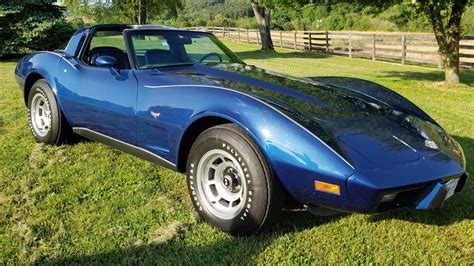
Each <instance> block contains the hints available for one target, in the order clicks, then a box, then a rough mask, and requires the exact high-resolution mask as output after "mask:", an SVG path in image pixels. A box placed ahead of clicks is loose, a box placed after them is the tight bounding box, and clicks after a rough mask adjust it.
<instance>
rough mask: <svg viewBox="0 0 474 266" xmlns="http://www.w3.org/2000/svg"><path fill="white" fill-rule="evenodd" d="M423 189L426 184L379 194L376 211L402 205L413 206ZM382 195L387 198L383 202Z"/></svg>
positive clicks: (401, 206)
mask: <svg viewBox="0 0 474 266" xmlns="http://www.w3.org/2000/svg"><path fill="white" fill-rule="evenodd" d="M425 189H426V186H422V187H418V188H412V189H409V190H403V191H387V192H385V193H383V194H382V195H381V197H380V204H379V207H378V209H377V211H378V212H385V211H389V210H393V209H398V208H403V207H414V206H416V202H417V201H418V200H419V199H420V197H421V195H422V194H423V192H424V191H425ZM395 193H396V194H395ZM393 194H395V195H393ZM384 196H385V199H388V200H387V201H385V202H383V201H382V199H384Z"/></svg>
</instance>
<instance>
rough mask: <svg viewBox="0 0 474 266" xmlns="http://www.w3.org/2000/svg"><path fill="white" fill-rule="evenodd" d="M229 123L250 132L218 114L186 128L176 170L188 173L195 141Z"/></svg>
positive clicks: (180, 144) (205, 117)
mask: <svg viewBox="0 0 474 266" xmlns="http://www.w3.org/2000/svg"><path fill="white" fill-rule="evenodd" d="M228 123H232V124H235V125H237V126H238V127H240V128H241V129H243V130H244V131H246V132H248V131H247V130H245V127H243V126H242V124H241V123H239V122H237V121H236V120H235V119H233V118H230V117H226V116H222V115H217V114H208V115H204V116H201V117H199V118H197V119H195V120H194V121H192V122H191V123H190V124H189V125H188V126H187V127H186V129H185V131H184V133H183V134H182V136H181V140H180V142H179V148H178V154H177V163H176V169H177V170H178V171H179V172H180V173H184V172H186V162H187V159H188V155H189V151H190V150H191V146H192V145H193V143H194V141H196V139H197V137H198V136H199V135H200V134H201V133H202V132H204V131H205V130H207V129H209V128H211V127H214V126H218V125H222V124H228ZM249 135H251V134H249ZM251 138H252V140H253V141H255V142H256V143H257V141H256V140H255V138H254V137H253V136H251ZM257 145H258V144H257ZM262 152H263V151H262Z"/></svg>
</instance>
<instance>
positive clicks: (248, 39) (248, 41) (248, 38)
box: [245, 29, 250, 43]
mask: <svg viewBox="0 0 474 266" xmlns="http://www.w3.org/2000/svg"><path fill="white" fill-rule="evenodd" d="M245 31H246V32H247V43H250V37H249V29H245Z"/></svg>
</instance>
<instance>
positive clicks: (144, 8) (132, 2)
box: [64, 0, 184, 24]
mask: <svg viewBox="0 0 474 266" xmlns="http://www.w3.org/2000/svg"><path fill="white" fill-rule="evenodd" d="M64 4H65V5H66V6H68V8H70V9H71V10H72V11H76V12H78V13H80V14H81V15H85V16H91V17H92V18H94V19H95V18H97V17H98V15H101V14H102V13H103V12H102V13H95V12H94V11H95V10H96V9H97V10H101V11H104V10H103V9H106V10H108V11H112V12H113V13H116V14H117V15H118V16H119V18H118V20H120V21H125V22H127V23H130V24H147V22H148V20H149V19H150V18H153V17H156V16H160V15H163V14H166V15H169V16H172V17H176V15H177V14H178V11H179V10H180V9H182V8H183V6H184V4H183V0H114V1H112V2H109V3H106V4H102V2H100V1H99V2H98V3H96V4H91V3H89V2H88V1H83V0H65V1H64ZM116 20H117V19H116Z"/></svg>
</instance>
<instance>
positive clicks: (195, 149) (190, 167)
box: [187, 124, 285, 235]
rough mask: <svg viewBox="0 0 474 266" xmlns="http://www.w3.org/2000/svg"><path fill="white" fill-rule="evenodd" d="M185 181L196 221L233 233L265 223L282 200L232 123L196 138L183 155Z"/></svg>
mask: <svg viewBox="0 0 474 266" xmlns="http://www.w3.org/2000/svg"><path fill="white" fill-rule="evenodd" d="M187 180H188V186H189V193H190V195H191V199H192V201H193V203H194V206H195V208H196V210H197V211H198V212H199V214H200V215H201V217H203V218H204V219H205V220H206V221H207V222H208V223H210V224H211V225H214V226H215V227H217V228H219V229H221V230H223V231H225V232H229V233H231V234H236V235H246V234H251V233H254V232H256V231H259V230H261V229H263V228H267V227H268V226H269V225H271V224H272V223H273V222H274V221H275V220H276V218H277V217H278V216H279V214H280V212H281V209H282V206H283V201H284V198H285V193H284V191H283V188H282V185H281V184H280V182H279V181H278V180H277V179H276V178H275V176H274V175H273V172H272V171H271V169H270V167H269V165H268V163H267V161H266V159H265V157H264V156H263V154H262V152H261V151H260V149H259V148H258V146H257V145H256V144H255V143H254V142H253V140H252V139H251V138H250V137H249V136H248V135H247V134H246V133H245V132H244V131H242V130H241V129H240V128H239V127H237V126H235V125H233V124H224V125H219V126H216V127H212V128H210V129H208V130H206V131H204V132H203V133H202V134H201V135H200V136H199V137H198V138H197V140H196V141H195V143H194V144H193V146H192V148H191V151H190V154H189V157H188V162H187Z"/></svg>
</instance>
